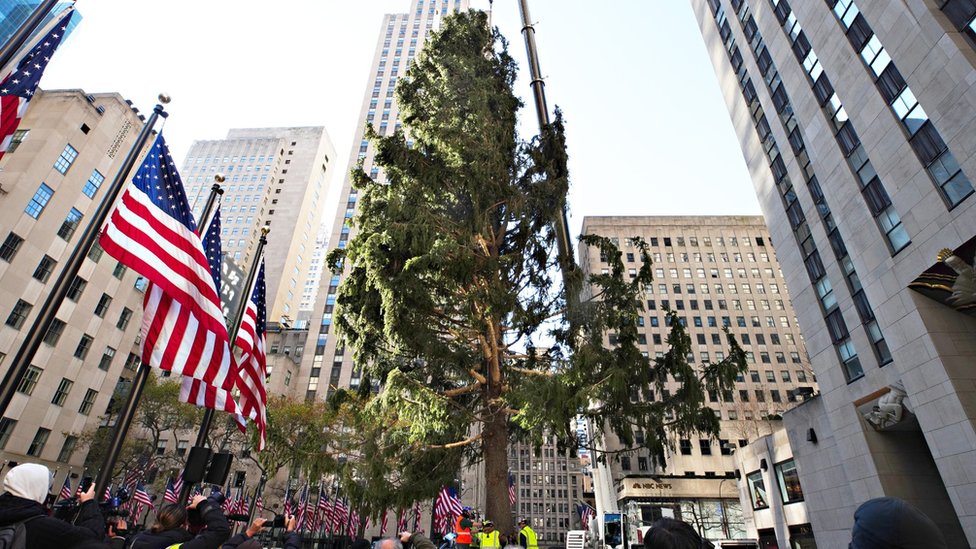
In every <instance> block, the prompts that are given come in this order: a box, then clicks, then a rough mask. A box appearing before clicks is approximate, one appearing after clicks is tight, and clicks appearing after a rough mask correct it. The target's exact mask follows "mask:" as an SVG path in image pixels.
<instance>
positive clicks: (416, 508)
mask: <svg viewBox="0 0 976 549" xmlns="http://www.w3.org/2000/svg"><path fill="white" fill-rule="evenodd" d="M413 515H414V519H413V529H414V531H415V532H416V531H417V530H419V529H420V502H419V501H415V502H413Z"/></svg>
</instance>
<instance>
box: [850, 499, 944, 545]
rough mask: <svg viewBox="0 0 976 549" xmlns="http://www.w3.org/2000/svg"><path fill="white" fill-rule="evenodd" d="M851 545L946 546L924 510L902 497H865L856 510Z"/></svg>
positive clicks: (937, 528) (942, 537) (939, 532)
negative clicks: (867, 498)
mask: <svg viewBox="0 0 976 549" xmlns="http://www.w3.org/2000/svg"><path fill="white" fill-rule="evenodd" d="M848 547H849V549H882V548H884V549H945V548H946V547H947V545H946V541H945V537H944V536H943V535H942V532H941V531H940V530H939V527H938V526H936V524H935V522H933V521H932V519H930V518H929V517H928V516H926V514H925V513H923V512H922V511H920V510H919V509H918V508H917V507H915V506H914V505H912V504H910V503H908V502H907V501H905V500H903V499H899V498H893V497H885V498H875V499H870V500H868V501H865V502H864V503H862V504H861V506H860V507H858V508H857V510H856V511H854V528H853V529H852V530H851V543H850V545H849V546H848Z"/></svg>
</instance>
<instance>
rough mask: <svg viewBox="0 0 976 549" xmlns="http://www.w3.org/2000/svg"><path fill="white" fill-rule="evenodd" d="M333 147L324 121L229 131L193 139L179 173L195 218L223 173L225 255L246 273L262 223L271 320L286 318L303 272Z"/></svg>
mask: <svg viewBox="0 0 976 549" xmlns="http://www.w3.org/2000/svg"><path fill="white" fill-rule="evenodd" d="M333 158H335V150H334V149H333V147H332V142H331V140H330V139H329V134H328V133H327V132H326V131H325V128H322V127H306V128H254V129H232V130H230V131H229V132H228V133H227V138H226V139H220V140H212V141H195V142H194V143H193V145H192V146H191V147H190V151H189V153H187V157H186V161H185V162H184V163H183V169H182V171H181V174H182V176H183V180H184V184H185V185H186V188H187V196H188V197H189V199H190V203H191V205H192V206H193V209H194V213H195V214H197V215H198V216H199V213H200V211H201V210H202V209H203V204H204V203H205V202H206V201H207V196H208V195H209V192H210V188H211V187H212V186H213V183H214V176H215V175H217V174H222V175H223V176H224V178H225V181H224V183H223V185H222V186H223V189H224V194H223V197H222V199H221V210H220V211H221V222H222V225H221V237H222V244H223V251H224V253H225V254H226V255H227V256H229V257H230V258H232V259H233V260H234V261H235V262H237V263H238V264H240V265H241V266H242V268H244V269H245V271H246V270H247V269H248V268H249V266H250V265H251V264H252V262H253V257H252V255H253V252H254V249H255V247H256V246H257V243H258V240H259V239H260V237H261V232H262V229H269V230H270V233H269V234H268V243H267V245H266V246H265V248H264V259H265V280H266V283H267V288H268V293H267V296H268V297H267V299H268V301H267V307H268V320H269V321H270V322H279V323H282V324H284V325H289V324H291V323H292V322H293V321H294V320H295V318H296V316H297V313H298V310H299V306H300V303H301V299H302V288H303V286H302V284H303V283H304V282H305V280H306V279H307V278H308V273H309V267H310V265H311V261H310V259H311V255H312V253H313V250H314V249H315V238H316V234H317V231H318V227H319V225H320V224H321V222H322V209H323V208H322V205H323V203H324V202H325V195H326V192H327V190H328V178H329V177H331V172H330V171H329V168H330V166H331V164H332V159H333Z"/></svg>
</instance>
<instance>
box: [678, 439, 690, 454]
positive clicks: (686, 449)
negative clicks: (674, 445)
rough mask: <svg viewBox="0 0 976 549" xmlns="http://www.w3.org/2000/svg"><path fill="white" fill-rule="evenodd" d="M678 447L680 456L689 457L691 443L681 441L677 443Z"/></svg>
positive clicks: (685, 440) (684, 440)
mask: <svg viewBox="0 0 976 549" xmlns="http://www.w3.org/2000/svg"><path fill="white" fill-rule="evenodd" d="M679 447H680V449H681V455H683V456H690V455H691V441H690V440H688V439H684V438H683V439H681V441H680V442H679Z"/></svg>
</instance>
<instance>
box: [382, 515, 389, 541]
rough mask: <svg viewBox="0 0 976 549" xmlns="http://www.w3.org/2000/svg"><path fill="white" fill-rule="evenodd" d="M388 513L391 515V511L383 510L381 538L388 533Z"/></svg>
mask: <svg viewBox="0 0 976 549" xmlns="http://www.w3.org/2000/svg"><path fill="white" fill-rule="evenodd" d="M388 513H389V511H388V510H387V509H383V521H382V522H380V536H381V537H382V536H383V534H385V533H386V519H387V514H388Z"/></svg>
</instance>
